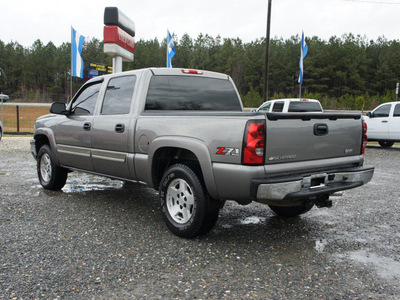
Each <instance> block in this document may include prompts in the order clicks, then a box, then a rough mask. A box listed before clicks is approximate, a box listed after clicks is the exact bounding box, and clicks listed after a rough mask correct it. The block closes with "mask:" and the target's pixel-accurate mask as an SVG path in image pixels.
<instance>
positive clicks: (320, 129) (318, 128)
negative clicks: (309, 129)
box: [314, 124, 329, 136]
mask: <svg viewBox="0 0 400 300" xmlns="http://www.w3.org/2000/svg"><path fill="white" fill-rule="evenodd" d="M328 132H329V129H328V125H327V124H315V125H314V135H317V136H323V135H327V134H328Z"/></svg>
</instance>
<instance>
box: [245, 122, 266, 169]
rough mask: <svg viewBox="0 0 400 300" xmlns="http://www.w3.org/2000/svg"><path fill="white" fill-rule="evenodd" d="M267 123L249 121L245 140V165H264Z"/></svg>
mask: <svg viewBox="0 0 400 300" xmlns="http://www.w3.org/2000/svg"><path fill="white" fill-rule="evenodd" d="M264 152H265V122H264V121H248V122H247V124H246V130H245V132H244V138H243V152H242V153H243V160H242V161H243V164H246V165H261V164H263V163H264Z"/></svg>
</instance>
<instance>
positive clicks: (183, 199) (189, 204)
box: [166, 178, 194, 224]
mask: <svg viewBox="0 0 400 300" xmlns="http://www.w3.org/2000/svg"><path fill="white" fill-rule="evenodd" d="M166 202H167V208H168V213H169V214H170V216H171V218H172V219H173V220H174V221H175V222H177V223H179V224H185V223H187V222H188V221H189V220H190V218H191V217H192V214H193V208H194V194H193V192H192V188H191V187H190V185H189V184H188V183H187V182H186V181H185V180H183V179H182V178H177V179H175V180H173V181H172V182H171V183H170V185H169V186H168V190H167V197H166Z"/></svg>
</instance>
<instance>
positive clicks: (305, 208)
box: [269, 200, 314, 218]
mask: <svg viewBox="0 0 400 300" xmlns="http://www.w3.org/2000/svg"><path fill="white" fill-rule="evenodd" d="M313 206H314V203H313V202H311V201H309V200H304V201H303V202H302V203H301V205H300V206H274V205H269V207H270V208H271V209H272V210H273V211H274V212H275V213H276V214H277V215H278V216H280V217H284V218H293V217H297V216H299V215H302V214H305V213H306V212H309V211H310V210H311V208H313Z"/></svg>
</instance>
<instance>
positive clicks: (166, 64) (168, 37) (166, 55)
mask: <svg viewBox="0 0 400 300" xmlns="http://www.w3.org/2000/svg"><path fill="white" fill-rule="evenodd" d="M168 38H169V30H168V29H167V55H166V60H165V61H166V66H167V68H168Z"/></svg>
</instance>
